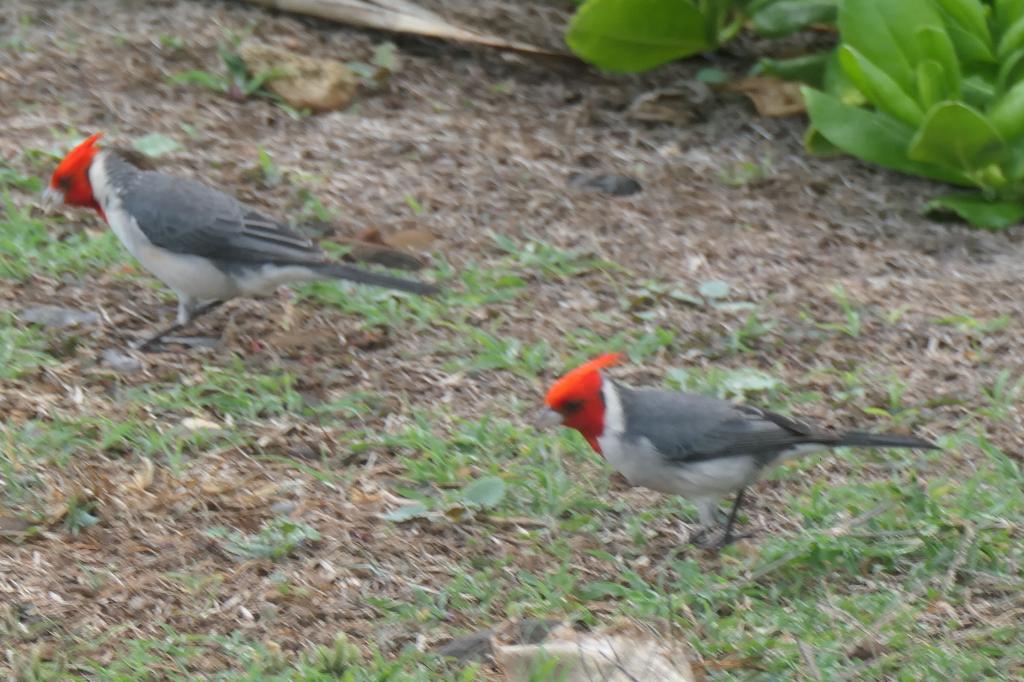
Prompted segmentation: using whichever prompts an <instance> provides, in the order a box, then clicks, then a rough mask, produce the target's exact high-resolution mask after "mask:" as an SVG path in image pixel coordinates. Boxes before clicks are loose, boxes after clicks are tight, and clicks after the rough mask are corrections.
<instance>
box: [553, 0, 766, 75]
mask: <svg viewBox="0 0 1024 682" xmlns="http://www.w3.org/2000/svg"><path fill="white" fill-rule="evenodd" d="M745 4H746V3H745V2H743V1H742V0H587V2H585V3H583V4H582V5H581V6H580V8H579V9H578V10H577V11H576V14H575V15H574V16H573V18H572V21H570V22H569V28H568V29H567V30H566V34H565V41H566V43H568V45H569V47H570V48H571V49H572V51H573V52H575V53H576V55H577V56H579V57H580V58H581V59H583V60H584V61H586V62H589V63H591V64H594V65H595V66H597V67H599V68H601V69H605V70H607V71H622V72H632V71H645V70H647V69H652V68H654V67H656V66H660V65H661V64H665V63H667V62H670V61H673V60H676V59H681V58H683V57H688V56H690V55H693V54H698V53H700V52H707V51H710V50H714V49H715V48H717V47H718V46H719V45H720V44H721V43H724V42H726V41H727V40H729V39H730V38H732V37H733V36H734V35H735V34H736V33H737V31H739V29H740V28H741V26H742V17H741V16H740V15H739V14H738V13H737V12H736V10H737V9H738V8H740V7H741V6H742V5H745Z"/></svg>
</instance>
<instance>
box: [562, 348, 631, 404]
mask: <svg viewBox="0 0 1024 682" xmlns="http://www.w3.org/2000/svg"><path fill="white" fill-rule="evenodd" d="M621 359H622V353H607V354H605V355H601V356H599V357H596V358H594V359H593V360H591V361H589V362H585V363H583V364H582V365H580V366H579V367H577V368H576V369H573V370H570V371H569V372H567V373H566V374H565V376H563V377H562V378H561V379H559V380H558V381H556V382H555V383H554V384H553V385H552V386H551V388H550V389H549V390H548V394H547V397H545V398H544V402H545V403H546V404H547V405H548V407H552V408H554V407H556V406H558V405H560V404H561V403H562V402H564V401H565V400H566V399H567V398H569V397H571V396H573V395H575V394H579V393H590V392H593V391H596V390H598V389H599V388H600V384H601V377H600V375H599V374H598V370H599V369H601V368H602V367H607V366H609V365H614V364H616V363H618V362H619V361H620V360H621Z"/></svg>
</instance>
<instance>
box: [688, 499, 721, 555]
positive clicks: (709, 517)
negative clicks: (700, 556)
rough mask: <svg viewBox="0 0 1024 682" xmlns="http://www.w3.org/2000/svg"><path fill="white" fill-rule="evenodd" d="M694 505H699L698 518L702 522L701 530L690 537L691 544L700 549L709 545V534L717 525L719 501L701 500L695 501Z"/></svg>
mask: <svg viewBox="0 0 1024 682" xmlns="http://www.w3.org/2000/svg"><path fill="white" fill-rule="evenodd" d="M694 503H695V504H696V505H697V517H698V519H699V522H700V528H699V529H698V530H697V532H696V533H693V534H692V535H691V536H690V542H692V543H693V544H695V545H697V546H698V547H704V546H706V545H707V536H708V533H710V532H711V531H713V530H714V529H715V526H716V525H717V524H716V523H715V514H716V512H718V500H717V499H699V500H694Z"/></svg>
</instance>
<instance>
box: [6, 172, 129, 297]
mask: <svg viewBox="0 0 1024 682" xmlns="http://www.w3.org/2000/svg"><path fill="white" fill-rule="evenodd" d="M52 220H54V219H52V218H48V219H45V220H44V219H40V218H34V217H32V215H31V211H30V210H29V209H28V208H22V207H20V206H18V205H17V204H16V203H15V202H14V200H13V199H12V198H11V195H10V194H9V193H7V192H5V193H4V196H3V213H2V214H0V277H10V278H12V279H17V280H25V279H28V278H29V277H31V276H32V275H34V274H38V273H44V274H47V275H54V276H57V275H64V274H66V273H69V272H70V273H75V274H86V273H94V272H99V271H101V270H104V269H106V268H109V267H110V266H112V265H113V264H115V263H117V262H118V261H119V260H121V259H122V258H123V257H124V256H123V249H122V248H121V245H120V243H119V242H118V241H117V237H116V236H115V235H114V233H113V232H111V231H109V230H105V231H104V232H102V233H101V234H100V235H98V236H96V237H91V236H89V235H88V234H86V233H85V232H79V233H76V234H72V235H69V236H67V237H66V238H64V239H60V240H57V239H54V238H53V237H52V235H51V233H50V226H49V223H50V221H52Z"/></svg>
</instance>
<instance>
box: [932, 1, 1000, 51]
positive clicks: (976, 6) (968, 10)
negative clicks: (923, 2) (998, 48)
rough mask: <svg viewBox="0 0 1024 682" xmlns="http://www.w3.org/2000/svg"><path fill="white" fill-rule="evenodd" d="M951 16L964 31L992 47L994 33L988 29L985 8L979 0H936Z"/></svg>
mask: <svg viewBox="0 0 1024 682" xmlns="http://www.w3.org/2000/svg"><path fill="white" fill-rule="evenodd" d="M935 2H937V3H938V5H939V6H940V7H941V8H942V9H943V10H945V11H946V12H947V13H948V14H949V16H950V18H951V19H952V20H953V21H955V22H956V24H957V25H958V26H959V27H961V28H962V29H963V30H964V31H966V32H968V33H970V34H971V35H973V36H974V37H976V38H977V39H978V40H979V41H980V42H982V43H983V44H985V45H987V46H988V47H989V49H990V50H991V48H992V34H991V33H989V30H988V20H987V19H986V18H985V8H984V7H983V6H982V4H981V2H979V0H935Z"/></svg>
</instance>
